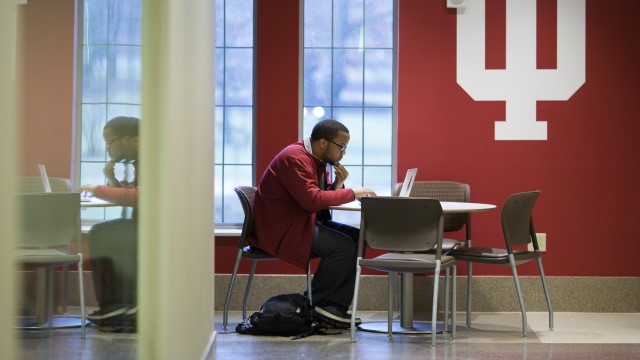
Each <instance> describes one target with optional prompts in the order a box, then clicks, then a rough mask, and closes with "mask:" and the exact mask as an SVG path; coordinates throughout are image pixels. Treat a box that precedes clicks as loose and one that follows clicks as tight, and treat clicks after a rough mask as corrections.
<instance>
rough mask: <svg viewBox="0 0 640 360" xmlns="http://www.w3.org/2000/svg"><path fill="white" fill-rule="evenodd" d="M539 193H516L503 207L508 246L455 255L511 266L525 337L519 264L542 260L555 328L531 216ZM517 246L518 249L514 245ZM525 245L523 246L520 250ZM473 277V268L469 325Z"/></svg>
mask: <svg viewBox="0 0 640 360" xmlns="http://www.w3.org/2000/svg"><path fill="white" fill-rule="evenodd" d="M539 195H540V191H531V192H523V193H518V194H513V195H511V196H509V198H508V199H507V201H506V202H505V204H504V207H503V208H502V215H501V221H502V232H503V235H504V240H505V245H506V249H496V248H485V247H468V248H460V249H457V250H455V251H454V252H453V254H452V255H453V256H454V257H455V258H456V260H459V261H468V262H469V263H474V262H477V263H484V264H495V265H510V266H511V271H512V273H513V280H514V281H515V284H516V292H517V294H518V302H519V303H520V311H521V313H522V336H523V337H526V336H527V312H526V310H525V307H524V301H523V300H522V291H521V289H520V282H519V281H518V272H517V271H516V266H517V265H520V264H523V263H525V262H528V261H530V260H534V259H536V260H537V261H538V269H540V278H541V279H542V288H543V289H544V296H545V298H546V300H547V307H548V309H549V329H551V330H553V308H552V306H551V299H550V297H549V290H548V288H547V281H546V279H545V276H544V270H543V269H542V258H541V257H540V253H539V252H538V249H539V248H538V241H537V239H536V231H535V228H534V226H533V217H532V215H531V214H532V211H533V206H534V205H535V202H536V200H537V198H538V196H539ZM530 243H533V251H529V250H528V249H527V248H526V247H525V246H527V245H528V244H530ZM516 246H517V248H514V247H516ZM521 247H522V248H523V249H520V248H521ZM471 280H472V275H471V271H469V274H468V278H467V287H468V288H467V326H471V315H470V314H471Z"/></svg>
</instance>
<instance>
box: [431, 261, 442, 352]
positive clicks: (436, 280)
mask: <svg viewBox="0 0 640 360" xmlns="http://www.w3.org/2000/svg"><path fill="white" fill-rule="evenodd" d="M439 283H440V263H439V260H438V265H436V270H435V271H434V273H433V301H432V302H433V305H432V306H433V307H432V308H431V347H432V348H434V347H436V328H437V326H436V324H437V319H438V318H437V315H438V285H439Z"/></svg>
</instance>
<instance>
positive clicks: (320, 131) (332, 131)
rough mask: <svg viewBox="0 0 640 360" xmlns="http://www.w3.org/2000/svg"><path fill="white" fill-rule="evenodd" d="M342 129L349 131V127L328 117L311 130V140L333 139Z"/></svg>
mask: <svg viewBox="0 0 640 360" xmlns="http://www.w3.org/2000/svg"><path fill="white" fill-rule="evenodd" d="M340 131H343V132H346V133H347V134H348V133H349V129H347V127H346V126H344V125H343V124H342V123H341V122H339V121H336V120H332V119H327V120H322V121H319V122H318V123H317V124H316V125H315V126H314V127H313V130H312V131H311V140H312V141H316V140H320V139H327V140H333V139H335V138H337V137H338V133H339V132H340Z"/></svg>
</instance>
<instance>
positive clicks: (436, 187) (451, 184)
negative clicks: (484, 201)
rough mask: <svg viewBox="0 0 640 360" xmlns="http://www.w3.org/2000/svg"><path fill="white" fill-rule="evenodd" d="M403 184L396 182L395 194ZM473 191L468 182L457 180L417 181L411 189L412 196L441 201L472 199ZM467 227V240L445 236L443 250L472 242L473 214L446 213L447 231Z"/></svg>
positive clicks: (445, 230) (445, 225)
mask: <svg viewBox="0 0 640 360" xmlns="http://www.w3.org/2000/svg"><path fill="white" fill-rule="evenodd" d="M401 186H402V184H396V186H395V188H394V192H393V193H394V194H395V195H397V194H398V193H399V191H400V187H401ZM470 193H471V191H470V188H469V185H468V184H464V183H459V182H455V181H416V182H414V184H413V188H412V189H411V194H409V196H410V197H424V198H433V199H436V200H439V201H457V202H469V201H471V195H470ZM463 227H464V228H465V235H466V237H465V240H456V239H449V238H444V239H443V240H442V250H443V251H444V252H445V253H447V252H449V251H451V250H453V249H455V248H458V247H462V246H469V245H470V242H471V216H470V214H469V213H464V214H444V229H443V231H444V232H445V233H447V232H454V231H459V230H462V228H463Z"/></svg>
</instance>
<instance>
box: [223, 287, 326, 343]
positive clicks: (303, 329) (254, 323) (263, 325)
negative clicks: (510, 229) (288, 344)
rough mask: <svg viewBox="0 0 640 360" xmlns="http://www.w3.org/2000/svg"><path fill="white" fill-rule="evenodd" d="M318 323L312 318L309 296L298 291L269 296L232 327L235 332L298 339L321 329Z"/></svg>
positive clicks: (319, 331)
mask: <svg viewBox="0 0 640 360" xmlns="http://www.w3.org/2000/svg"><path fill="white" fill-rule="evenodd" d="M321 328H322V326H321V324H320V323H318V322H317V321H315V320H314V318H313V307H312V306H311V303H310V302H309V299H307V298H306V297H304V296H303V295H300V294H284V295H277V296H272V297H270V298H269V300H267V302H265V303H264V304H263V305H262V306H260V311H258V312H255V313H253V314H252V315H251V316H249V317H248V318H247V319H246V320H245V321H243V322H242V323H240V324H238V326H236V332H237V333H238V334H245V335H276V336H294V338H293V339H292V340H297V339H301V338H304V337H307V336H309V335H313V334H316V333H324V332H323V331H321Z"/></svg>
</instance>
